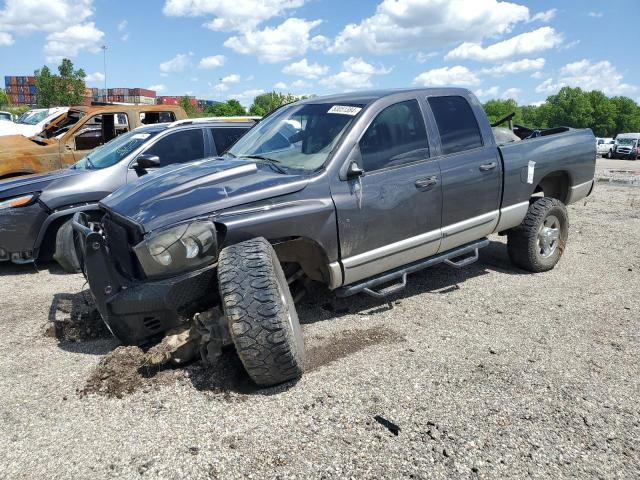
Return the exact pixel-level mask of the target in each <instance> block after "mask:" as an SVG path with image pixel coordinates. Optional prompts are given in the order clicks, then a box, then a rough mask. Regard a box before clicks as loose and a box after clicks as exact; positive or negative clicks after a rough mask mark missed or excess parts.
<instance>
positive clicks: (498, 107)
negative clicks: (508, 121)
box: [484, 99, 522, 123]
mask: <svg viewBox="0 0 640 480" xmlns="http://www.w3.org/2000/svg"><path fill="white" fill-rule="evenodd" d="M484 111H485V112H486V114H487V117H489V122H490V123H494V122H497V121H498V120H502V119H503V118H504V117H506V116H507V115H509V114H510V113H513V112H515V114H516V115H515V117H513V122H514V123H522V114H521V110H520V107H519V106H518V104H517V102H516V101H515V100H512V99H508V100H489V101H488V102H487V103H485V104H484Z"/></svg>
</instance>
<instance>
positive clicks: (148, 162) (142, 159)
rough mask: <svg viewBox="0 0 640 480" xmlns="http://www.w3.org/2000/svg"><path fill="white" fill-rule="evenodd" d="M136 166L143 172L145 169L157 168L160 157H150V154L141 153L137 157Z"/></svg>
mask: <svg viewBox="0 0 640 480" xmlns="http://www.w3.org/2000/svg"><path fill="white" fill-rule="evenodd" d="M136 165H137V166H138V167H139V168H141V169H143V170H146V169H147V168H159V167H160V157H159V156H157V155H151V154H150V153H142V154H140V155H138V158H137V159H136Z"/></svg>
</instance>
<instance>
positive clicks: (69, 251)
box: [53, 220, 81, 273]
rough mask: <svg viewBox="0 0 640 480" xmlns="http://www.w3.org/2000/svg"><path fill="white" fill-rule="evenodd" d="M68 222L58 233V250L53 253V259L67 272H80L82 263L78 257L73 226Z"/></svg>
mask: <svg viewBox="0 0 640 480" xmlns="http://www.w3.org/2000/svg"><path fill="white" fill-rule="evenodd" d="M72 221H73V220H67V221H66V222H65V223H63V224H62V225H61V226H60V228H58V231H57V232H56V248H55V251H54V253H53V259H54V260H55V261H56V262H58V264H59V265H60V266H61V267H62V269H63V270H64V271H65V272H68V273H78V272H80V270H81V269H80V261H79V260H78V256H77V255H76V248H75V244H74V241H73V226H72V225H71V222H72Z"/></svg>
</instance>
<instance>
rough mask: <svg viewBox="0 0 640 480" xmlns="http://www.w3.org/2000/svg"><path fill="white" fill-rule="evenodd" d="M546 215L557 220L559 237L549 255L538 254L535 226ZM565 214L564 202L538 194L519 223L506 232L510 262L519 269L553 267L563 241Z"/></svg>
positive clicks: (564, 235) (565, 229)
mask: <svg viewBox="0 0 640 480" xmlns="http://www.w3.org/2000/svg"><path fill="white" fill-rule="evenodd" d="M548 215H555V216H556V217H557V218H558V220H559V221H560V239H559V245H558V249H557V250H556V252H555V253H554V254H553V255H552V256H551V257H549V258H543V257H541V256H540V254H539V253H538V249H537V243H536V240H537V236H538V229H539V228H540V225H541V224H542V222H544V219H545V218H547V216H548ZM568 232H569V217H568V214H567V208H566V207H565V205H564V204H563V203H562V202H561V201H560V200H558V199H556V198H551V197H542V198H539V199H537V200H535V201H534V202H532V203H531V205H529V210H528V211H527V214H526V215H525V217H524V219H523V220H522V223H521V224H520V225H518V226H517V227H515V228H513V229H511V230H509V231H508V232H507V250H508V252H509V258H510V259H511V262H512V263H513V264H514V265H516V266H517V267H519V268H522V269H523V270H527V271H529V272H534V273H539V272H546V271H548V270H551V269H553V267H555V266H556V264H557V263H558V261H559V260H560V257H561V256H562V253H563V251H564V249H565V247H566V244H567V238H568Z"/></svg>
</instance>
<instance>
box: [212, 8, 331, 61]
mask: <svg viewBox="0 0 640 480" xmlns="http://www.w3.org/2000/svg"><path fill="white" fill-rule="evenodd" d="M321 22H322V21H321V20H314V21H307V20H303V19H300V18H288V19H286V20H285V21H284V22H283V23H281V24H280V25H278V26H277V27H273V28H272V27H267V28H265V29H264V30H258V31H253V30H249V31H246V32H245V33H243V34H242V35H240V36H235V37H231V38H228V39H227V40H226V41H225V42H224V46H225V47H228V48H231V49H232V50H234V51H235V52H237V53H240V54H243V55H255V56H257V57H258V60H259V61H260V62H264V63H277V62H284V61H286V60H289V59H291V58H293V57H297V56H298V55H304V54H305V53H306V51H307V50H308V49H309V48H310V45H311V39H310V38H309V32H310V31H311V29H313V28H315V27H317V26H318V25H320V23H321Z"/></svg>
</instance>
